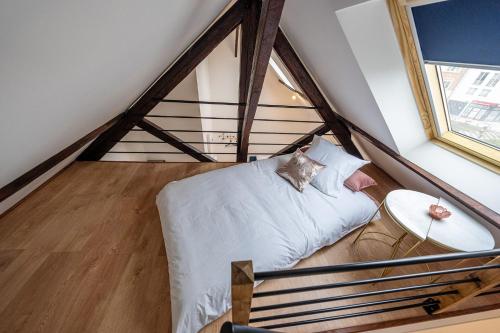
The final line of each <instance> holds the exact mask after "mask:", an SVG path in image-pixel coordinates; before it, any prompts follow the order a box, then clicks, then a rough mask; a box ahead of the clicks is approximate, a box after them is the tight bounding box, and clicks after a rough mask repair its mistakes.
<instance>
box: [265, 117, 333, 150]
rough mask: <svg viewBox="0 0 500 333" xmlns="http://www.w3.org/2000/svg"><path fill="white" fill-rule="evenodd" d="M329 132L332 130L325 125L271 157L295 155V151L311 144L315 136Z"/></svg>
mask: <svg viewBox="0 0 500 333" xmlns="http://www.w3.org/2000/svg"><path fill="white" fill-rule="evenodd" d="M328 131H330V128H329V127H328V126H327V125H325V124H323V125H321V126H320V127H318V128H315V129H313V130H312V131H311V132H309V134H307V135H304V136H303V137H301V138H299V139H297V140H295V141H294V142H292V143H291V144H290V145H288V146H286V147H284V148H283V149H281V150H279V151H278V152H276V153H274V154H273V155H272V156H271V157H274V156H278V155H283V154H290V153H293V152H294V151H295V150H297V148H300V147H303V146H305V145H307V144H309V143H310V142H311V141H312V140H313V138H314V136H315V135H323V134H325V133H327V132H328Z"/></svg>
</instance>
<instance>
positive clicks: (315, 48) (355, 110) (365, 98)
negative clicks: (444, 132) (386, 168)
mask: <svg viewBox="0 0 500 333" xmlns="http://www.w3.org/2000/svg"><path fill="white" fill-rule="evenodd" d="M366 1H367V0H314V1H303V0H287V1H286V5H285V8H284V10H283V16H282V19H281V26H282V29H283V31H284V32H285V34H286V36H287V37H288V39H289V40H290V43H291V44H292V45H293V47H294V48H295V50H296V51H297V53H298V54H299V56H300V57H301V60H302V62H303V63H304V64H305V66H306V67H307V68H308V70H309V71H310V72H311V74H312V75H313V77H314V78H315V79H316V80H317V81H318V84H319V87H320V88H321V89H322V90H323V93H324V94H325V96H326V97H327V98H328V99H329V101H330V102H331V103H332V104H333V106H334V107H335V108H336V109H337V111H338V112H339V113H340V114H341V115H343V116H344V117H346V118H347V119H349V120H350V121H352V122H353V123H355V124H357V125H358V126H360V127H361V128H363V129H364V130H365V131H367V132H368V133H370V134H371V135H372V136H374V137H375V138H377V139H378V140H380V141H382V142H383V143H385V144H386V145H387V146H389V147H391V148H392V149H394V150H395V151H397V150H398V149H397V146H396V144H395V142H394V139H393V137H392V136H391V132H390V131H389V129H388V127H387V124H386V122H385V120H384V118H383V116H382V113H381V112H380V109H379V107H378V105H377V103H376V101H375V99H374V97H373V95H372V92H371V91H370V88H369V86H368V84H367V82H366V80H365V78H364V77H363V74H362V72H361V70H360V68H359V65H358V63H357V61H356V59H355V57H354V54H353V52H352V50H351V47H350V46H349V43H348V41H347V39H346V37H345V35H344V32H343V31H342V27H341V26H340V23H339V20H338V18H337V16H336V15H335V12H336V11H337V10H340V9H343V8H346V7H349V6H354V5H357V4H359V3H362V2H366Z"/></svg>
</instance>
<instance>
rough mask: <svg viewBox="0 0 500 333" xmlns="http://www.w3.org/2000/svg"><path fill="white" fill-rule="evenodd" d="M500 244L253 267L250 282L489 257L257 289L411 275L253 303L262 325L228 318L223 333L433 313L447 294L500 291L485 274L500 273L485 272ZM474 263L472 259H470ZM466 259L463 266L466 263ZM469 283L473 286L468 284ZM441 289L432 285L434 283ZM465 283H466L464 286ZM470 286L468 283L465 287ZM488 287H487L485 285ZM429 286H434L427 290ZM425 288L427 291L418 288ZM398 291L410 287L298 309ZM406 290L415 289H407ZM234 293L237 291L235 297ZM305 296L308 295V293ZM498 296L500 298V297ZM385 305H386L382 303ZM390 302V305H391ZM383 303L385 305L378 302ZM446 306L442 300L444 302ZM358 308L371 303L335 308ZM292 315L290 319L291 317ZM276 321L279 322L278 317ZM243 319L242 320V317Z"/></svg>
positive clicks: (498, 264)
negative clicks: (458, 250)
mask: <svg viewBox="0 0 500 333" xmlns="http://www.w3.org/2000/svg"><path fill="white" fill-rule="evenodd" d="M499 255H500V249H493V250H489V251H478V252H466V253H450V254H439V255H429V256H421V257H413V258H402V259H394V260H381V261H371V262H358V263H349V264H341V265H333V266H322V267H311V268H300V269H289V270H280V271H265V272H255V273H254V274H253V280H252V281H250V282H251V283H252V284H253V282H256V281H262V280H269V279H288V278H296V277H304V276H314V275H320V274H338V273H345V272H355V271H362V270H373V269H381V268H390V267H392V268H395V267H403V266H410V265H422V264H430V263H443V262H449V261H457V260H461V263H462V264H463V265H467V261H465V260H466V259H471V260H472V259H480V258H485V259H487V260H488V263H487V264H484V265H479V264H478V262H477V261H476V260H473V261H470V262H469V264H468V265H467V266H466V267H457V266H455V267H454V268H449V269H440V270H432V271H431V270H429V271H425V272H418V273H411V274H403V275H394V276H384V277H379V278H369V279H360V280H352V281H343V282H336V283H329V284H317V285H309V286H304V287H296V288H283V289H276V290H270V291H260V292H254V293H253V295H252V298H263V297H273V296H280V295H285V294H298V293H303V294H304V295H307V294H306V293H307V292H311V291H318V290H327V289H334V288H343V287H352V286H359V285H372V286H376V285H377V284H379V283H382V282H392V281H408V282H409V283H408V285H406V286H403V287H397V288H384V289H376V290H370V291H362V292H356V293H345V294H340V295H335V296H330V297H321V298H307V297H304V296H303V297H301V298H300V299H298V300H296V301H291V302H285V303H283V302H278V303H271V304H266V305H262V306H251V307H250V309H249V310H248V312H249V314H250V316H249V317H248V318H249V320H248V324H253V325H255V324H257V326H258V327H250V326H246V325H236V324H233V323H230V322H228V323H225V325H224V326H223V328H222V329H221V333H262V332H270V331H269V330H273V329H280V328H285V327H293V326H301V325H308V324H314V323H322V322H329V321H335V320H340V319H346V318H355V317H364V316H369V315H374V314H382V313H388V312H396V311H403V310H408V309H414V308H422V309H424V310H425V312H426V313H428V314H429V315H431V314H433V313H434V312H436V311H439V310H443V308H442V307H441V306H442V305H443V304H442V300H445V304H446V306H447V307H448V306H449V305H450V304H449V300H447V299H446V298H447V297H448V298H449V299H452V300H455V299H460V298H462V299H464V298H467V297H481V296H488V295H494V294H497V293H500V281H496V282H495V283H496V285H495V286H494V287H491V286H492V285H491V283H492V281H484V280H483V279H490V280H491V276H494V279H497V278H498V274H496V275H492V274H490V275H486V274H487V271H490V270H497V269H500V261H499V260H498V259H499ZM472 263H474V264H472ZM463 265H462V266H463ZM452 274H455V275H454V277H453V278H448V279H445V278H446V277H447V276H449V275H452ZM426 277H434V278H435V279H434V280H432V281H430V282H429V283H412V280H414V279H417V278H426ZM485 286H487V287H485ZM469 287H470V288H469ZM436 288H438V289H437V290H432V289H436ZM464 288H466V289H464ZM467 288H469V289H467ZM482 288H484V289H482ZM429 289H431V290H429ZM464 290H473V292H472V291H471V294H463V292H464ZM420 291H424V292H420ZM400 292H406V294H405V295H400V296H397V295H395V296H390V297H388V298H384V299H381V300H368V301H360V302H356V303H353V304H342V305H338V306H331V305H329V306H328V307H320V308H316V309H311V308H310V307H308V308H307V309H305V310H300V307H302V306H310V305H319V304H324V303H331V302H335V301H340V300H348V299H364V298H365V297H369V296H380V295H384V296H389V295H393V294H397V293H400ZM408 292H410V293H411V294H410V295H408ZM234 297H235V295H233V301H234ZM304 298H305V299H304ZM499 301H500V300H499ZM384 305H385V306H384ZM388 305H390V306H388ZM380 306H384V307H380ZM443 306H444V305H443ZM290 308H299V309H298V310H293V311H290V312H286V313H284V312H283V311H282V310H283V309H290ZM359 308H369V309H368V310H363V311H353V312H349V313H342V314H337V315H335V314H334V313H335V312H338V311H345V310H355V309H359ZM278 309H281V311H279V313H278V314H266V315H260V316H259V315H257V316H256V315H255V314H260V313H261V312H264V311H270V310H278ZM320 314H329V315H327V316H324V317H319V318H312V319H311V318H307V319H300V318H301V317H305V316H311V315H320ZM287 319H288V320H287ZM276 321H278V322H276ZM240 324H241V323H240ZM304 331H305V332H310V331H309V330H304Z"/></svg>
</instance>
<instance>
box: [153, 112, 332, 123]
mask: <svg viewBox="0 0 500 333" xmlns="http://www.w3.org/2000/svg"><path fill="white" fill-rule="evenodd" d="M146 117H150V118H177V119H213V120H243V118H239V117H209V116H169V115H159V114H152V115H146ZM254 121H272V122H282V123H305V124H324V123H325V122H324V121H317V120H298V119H269V118H254Z"/></svg>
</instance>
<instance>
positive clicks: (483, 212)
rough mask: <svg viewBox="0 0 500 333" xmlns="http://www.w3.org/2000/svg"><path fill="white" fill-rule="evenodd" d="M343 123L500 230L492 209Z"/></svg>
mask: <svg viewBox="0 0 500 333" xmlns="http://www.w3.org/2000/svg"><path fill="white" fill-rule="evenodd" d="M339 117H341V116H339ZM342 121H343V122H344V123H345V124H347V126H349V127H350V128H351V129H352V130H353V131H355V132H357V133H359V134H360V135H361V136H362V137H364V138H365V139H366V140H367V141H368V142H370V143H371V144H372V145H374V146H375V147H376V148H378V149H380V150H381V151H383V152H384V153H386V154H387V155H389V156H390V157H392V158H393V159H395V160H396V161H398V162H399V163H401V164H402V165H404V166H405V167H406V168H408V169H409V170H411V171H412V172H414V173H416V174H417V175H418V176H420V177H422V178H423V179H425V180H426V181H428V182H429V183H431V184H432V185H434V186H436V187H437V188H438V189H440V190H441V191H443V192H444V193H446V194H447V195H449V196H450V197H451V198H453V199H455V200H456V201H458V202H459V203H461V204H462V205H464V206H465V207H467V208H468V209H470V210H471V211H472V212H473V213H475V214H477V215H478V216H480V217H481V218H483V219H485V220H486V221H488V222H489V223H491V224H492V225H494V226H495V227H497V228H500V214H498V213H496V212H495V211H493V210H492V209H490V208H488V207H486V206H485V205H483V204H482V203H480V202H478V201H476V200H474V199H473V198H471V197H469V196H468V195H467V194H465V193H463V192H462V191H460V190H458V189H456V188H455V187H453V186H451V185H450V184H448V183H447V182H445V181H443V180H441V179H439V178H438V177H436V176H434V175H433V174H431V173H430V172H428V171H427V170H425V169H423V168H421V167H419V166H418V165H416V164H415V163H413V162H411V161H410V160H408V159H406V158H405V157H403V156H401V155H400V154H398V153H397V152H395V151H394V150H392V149H391V148H389V147H388V146H386V145H385V144H384V143H382V142H380V141H379V140H377V139H375V138H374V137H373V136H371V135H370V134H368V133H367V132H366V131H365V130H363V129H362V128H360V127H358V126H357V125H355V124H353V123H352V122H350V121H349V120H347V119H345V118H342Z"/></svg>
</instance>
